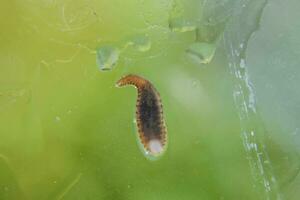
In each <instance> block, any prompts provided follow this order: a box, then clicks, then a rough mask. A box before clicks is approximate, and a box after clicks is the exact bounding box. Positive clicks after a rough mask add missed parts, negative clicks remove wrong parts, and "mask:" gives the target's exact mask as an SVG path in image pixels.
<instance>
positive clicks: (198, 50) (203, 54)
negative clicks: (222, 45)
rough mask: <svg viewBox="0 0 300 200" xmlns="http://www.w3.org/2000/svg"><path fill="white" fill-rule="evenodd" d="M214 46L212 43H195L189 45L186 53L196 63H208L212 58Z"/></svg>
mask: <svg viewBox="0 0 300 200" xmlns="http://www.w3.org/2000/svg"><path fill="white" fill-rule="evenodd" d="M215 50H216V45H215V44H214V43H206V42H196V43H193V44H191V45H190V46H189V47H188V49H187V50H186V53H187V54H188V55H189V56H190V57H192V58H193V59H195V60H196V61H197V62H198V63H201V64H207V63H210V61H211V60H212V58H213V57H214V54H215Z"/></svg>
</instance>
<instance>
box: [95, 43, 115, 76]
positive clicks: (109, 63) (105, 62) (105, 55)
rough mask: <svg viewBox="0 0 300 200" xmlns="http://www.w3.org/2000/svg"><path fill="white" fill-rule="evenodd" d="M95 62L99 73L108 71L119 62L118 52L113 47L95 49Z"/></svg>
mask: <svg viewBox="0 0 300 200" xmlns="http://www.w3.org/2000/svg"><path fill="white" fill-rule="evenodd" d="M96 60H97V65H98V67H99V69H100V70H101V71H110V70H112V69H113V67H114V66H115V65H116V64H117V62H118V60H119V50H118V49H117V48H115V47H113V46H102V47H100V48H98V49H97V57H96Z"/></svg>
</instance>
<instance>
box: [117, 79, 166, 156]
mask: <svg viewBox="0 0 300 200" xmlns="http://www.w3.org/2000/svg"><path fill="white" fill-rule="evenodd" d="M125 85H133V86H135V87H136V88H137V90H138V97H137V103H136V122H137V128H138V135H139V138H140V141H141V143H142V144H143V146H144V149H145V151H146V154H149V155H151V156H158V155H160V154H161V153H163V152H164V150H165V148H166V143H167V130H166V126H165V122H164V118H163V109H162V103H161V100H160V96H159V93H158V92H157V90H156V89H155V88H154V86H153V85H152V84H151V83H150V82H149V81H148V80H146V79H144V78H142V77H140V76H137V75H127V76H125V77H122V78H121V79H120V80H119V81H118V82H117V84H116V86H117V87H122V86H125Z"/></svg>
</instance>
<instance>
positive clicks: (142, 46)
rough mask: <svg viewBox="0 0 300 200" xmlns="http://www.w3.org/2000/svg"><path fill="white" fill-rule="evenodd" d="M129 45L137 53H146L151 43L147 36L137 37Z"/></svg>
mask: <svg viewBox="0 0 300 200" xmlns="http://www.w3.org/2000/svg"><path fill="white" fill-rule="evenodd" d="M129 44H132V45H133V47H134V48H136V49H137V50H138V51H141V52H146V51H149V50H150V49H151V45H152V44H151V41H150V39H149V37H148V36H145V35H139V36H136V37H134V38H133V39H132V40H131V41H130V43H129Z"/></svg>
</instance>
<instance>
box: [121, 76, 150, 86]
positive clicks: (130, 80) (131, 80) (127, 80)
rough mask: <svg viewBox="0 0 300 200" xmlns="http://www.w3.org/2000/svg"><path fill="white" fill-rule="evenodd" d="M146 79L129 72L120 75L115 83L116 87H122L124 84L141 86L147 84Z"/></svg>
mask: <svg viewBox="0 0 300 200" xmlns="http://www.w3.org/2000/svg"><path fill="white" fill-rule="evenodd" d="M147 83H148V81H147V80H145V79H143V78H142V77H140V76H137V75H133V74H129V75H126V76H124V77H122V78H121V79H120V80H118V82H117V83H116V87H122V86H125V85H134V86H136V87H137V88H140V87H143V86H144V85H145V84H147Z"/></svg>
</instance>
